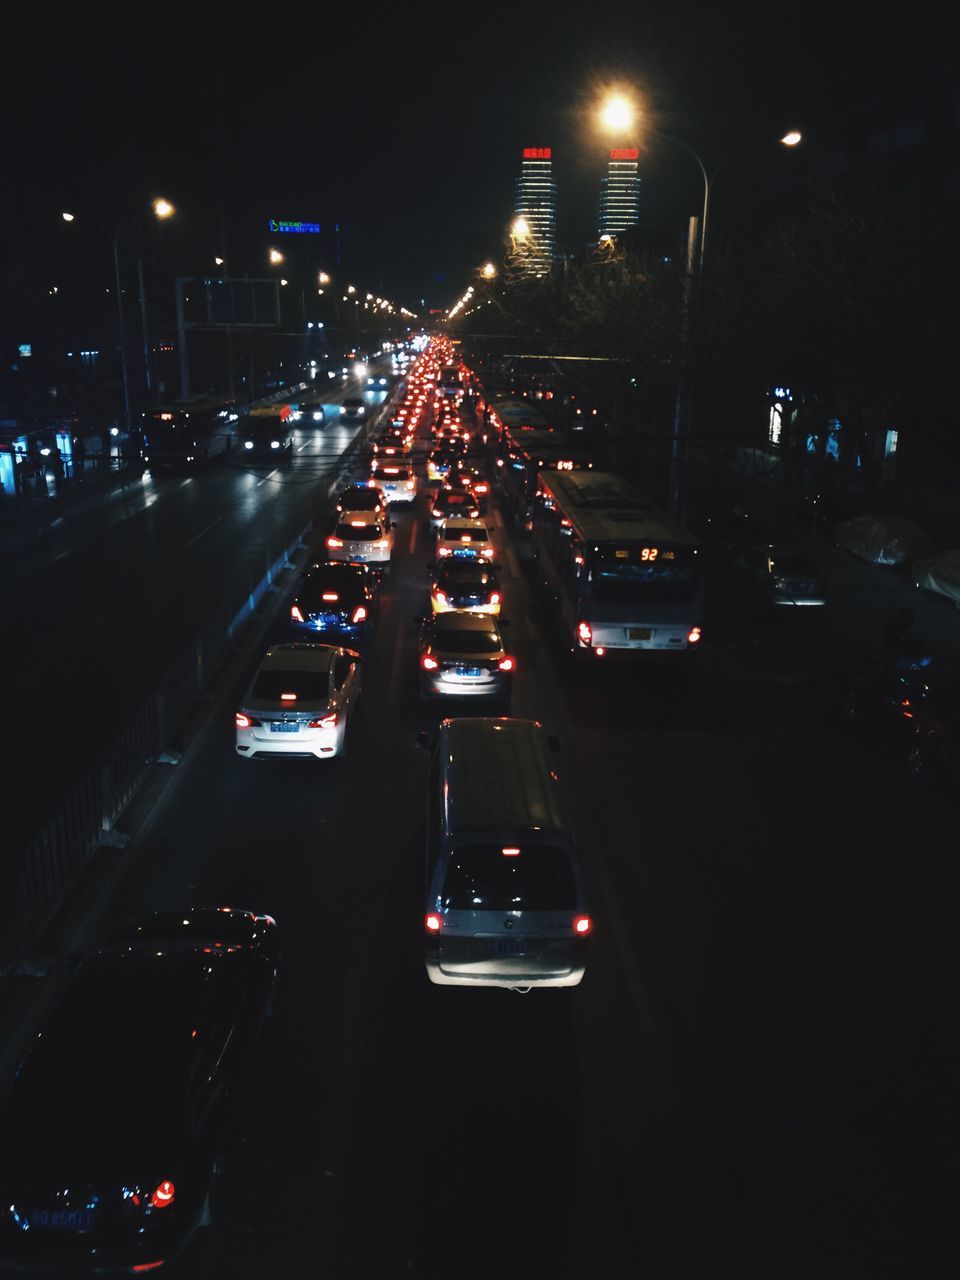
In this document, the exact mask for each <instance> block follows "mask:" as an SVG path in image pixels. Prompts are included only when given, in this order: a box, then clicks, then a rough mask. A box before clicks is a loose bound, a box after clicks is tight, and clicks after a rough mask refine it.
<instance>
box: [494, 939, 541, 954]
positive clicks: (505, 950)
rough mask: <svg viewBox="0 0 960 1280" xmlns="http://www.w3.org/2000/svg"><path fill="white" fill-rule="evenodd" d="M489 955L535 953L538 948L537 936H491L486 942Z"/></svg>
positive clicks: (538, 940)
mask: <svg viewBox="0 0 960 1280" xmlns="http://www.w3.org/2000/svg"><path fill="white" fill-rule="evenodd" d="M488 949H489V951H490V954H491V955H495V956H526V955H535V954H536V953H537V952H538V951H539V950H540V939H539V938H493V939H492V940H491V941H490V942H489V943H488Z"/></svg>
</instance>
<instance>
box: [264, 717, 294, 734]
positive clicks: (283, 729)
mask: <svg viewBox="0 0 960 1280" xmlns="http://www.w3.org/2000/svg"><path fill="white" fill-rule="evenodd" d="M270 732H271V733H299V732H300V726H299V725H298V724H284V723H283V721H281V720H274V721H273V723H272V724H271V725H270Z"/></svg>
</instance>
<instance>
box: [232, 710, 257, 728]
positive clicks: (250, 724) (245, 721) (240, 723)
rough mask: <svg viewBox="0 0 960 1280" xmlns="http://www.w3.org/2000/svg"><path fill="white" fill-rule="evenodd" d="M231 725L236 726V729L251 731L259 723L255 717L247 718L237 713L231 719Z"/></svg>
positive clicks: (241, 713)
mask: <svg viewBox="0 0 960 1280" xmlns="http://www.w3.org/2000/svg"><path fill="white" fill-rule="evenodd" d="M233 723H234V724H235V725H236V726H237V728H238V729H253V728H254V727H258V726H259V724H260V721H259V720H258V719H257V718H256V716H248V715H245V714H244V713H243V712H242V711H238V712H237V714H236V715H235V716H234V717H233Z"/></svg>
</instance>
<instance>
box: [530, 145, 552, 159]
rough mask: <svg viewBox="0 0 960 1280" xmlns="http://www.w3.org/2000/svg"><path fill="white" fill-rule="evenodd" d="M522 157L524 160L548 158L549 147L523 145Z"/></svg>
mask: <svg viewBox="0 0 960 1280" xmlns="http://www.w3.org/2000/svg"><path fill="white" fill-rule="evenodd" d="M523 158H524V160H549V159H550V148H549V147H524V148H523Z"/></svg>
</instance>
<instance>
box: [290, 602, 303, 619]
mask: <svg viewBox="0 0 960 1280" xmlns="http://www.w3.org/2000/svg"><path fill="white" fill-rule="evenodd" d="M290 617H291V618H292V619H293V620H294V622H303V614H302V613H301V612H300V610H299V608H298V607H297V605H295V604H292V605H291V606H290Z"/></svg>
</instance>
